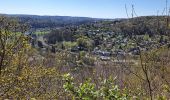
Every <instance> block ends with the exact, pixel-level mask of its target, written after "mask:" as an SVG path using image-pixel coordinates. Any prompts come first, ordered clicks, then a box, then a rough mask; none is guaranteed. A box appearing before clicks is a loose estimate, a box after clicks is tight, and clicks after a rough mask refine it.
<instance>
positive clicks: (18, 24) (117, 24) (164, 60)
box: [0, 15, 170, 100]
mask: <svg viewBox="0 0 170 100" xmlns="http://www.w3.org/2000/svg"><path fill="white" fill-rule="evenodd" d="M37 19H38V20H37ZM61 19H63V20H64V22H62V21H61V20H58V18H55V17H47V16H46V17H38V16H26V15H22V16H19V15H13V16H12V17H11V16H1V17H0V99H2V100H4V99H7V100H8V99H9V100H13V99H14V100H15V99H18V100H20V99H21V100H169V99H170V50H169V49H170V36H169V30H170V27H169V22H168V17H167V16H146V17H136V18H131V19H117V20H105V19H100V20H99V19H97V20H96V19H88V18H85V19H84V18H73V19H72V18H71V19H70V17H66V18H65V17H61ZM49 20H50V21H49ZM54 20H55V21H54ZM68 20H72V21H73V22H72V21H69V23H68V24H67V22H68ZM87 20H88V21H87ZM58 21H61V22H58ZM65 21H66V22H65ZM84 21H85V22H84ZM79 22H81V23H79ZM42 23H43V24H42ZM56 23H57V24H56ZM63 23H64V24H67V25H63ZM75 23H78V24H75ZM37 31H38V32H39V33H42V32H44V33H43V34H39V33H38V32H37Z"/></svg>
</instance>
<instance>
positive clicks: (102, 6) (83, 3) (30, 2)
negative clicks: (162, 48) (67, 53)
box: [0, 0, 170, 18]
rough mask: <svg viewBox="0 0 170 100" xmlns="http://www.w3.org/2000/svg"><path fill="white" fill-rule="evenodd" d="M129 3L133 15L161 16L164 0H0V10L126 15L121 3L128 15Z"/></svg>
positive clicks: (26, 12) (72, 14)
mask: <svg viewBox="0 0 170 100" xmlns="http://www.w3.org/2000/svg"><path fill="white" fill-rule="evenodd" d="M132 4H133V5H134V8H135V12H136V14H137V16H147V15H157V12H159V13H158V14H160V15H161V14H162V12H163V10H164V8H165V7H166V0H0V13H3V14H31V15H51V16H57V15H59V16H81V17H93V18H127V14H126V10H125V5H126V6H127V12H128V15H129V17H130V16H131V8H132ZM168 6H170V1H169V2H168Z"/></svg>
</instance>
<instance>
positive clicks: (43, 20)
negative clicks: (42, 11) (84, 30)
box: [1, 14, 101, 28]
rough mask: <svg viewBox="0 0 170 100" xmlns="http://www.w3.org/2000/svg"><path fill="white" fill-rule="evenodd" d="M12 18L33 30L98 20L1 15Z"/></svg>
mask: <svg viewBox="0 0 170 100" xmlns="http://www.w3.org/2000/svg"><path fill="white" fill-rule="evenodd" d="M1 15H5V16H8V17H12V18H17V19H18V20H19V21H20V22H21V23H28V24H29V25H31V27H32V28H54V27H63V26H67V25H80V24H85V23H89V22H95V21H97V20H101V19H97V18H88V17H70V16H38V15H17V14H1Z"/></svg>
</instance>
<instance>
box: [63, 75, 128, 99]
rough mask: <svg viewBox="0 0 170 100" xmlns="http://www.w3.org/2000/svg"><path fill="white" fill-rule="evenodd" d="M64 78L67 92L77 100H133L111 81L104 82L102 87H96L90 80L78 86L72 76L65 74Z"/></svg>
mask: <svg viewBox="0 0 170 100" xmlns="http://www.w3.org/2000/svg"><path fill="white" fill-rule="evenodd" d="M63 78H64V81H65V83H64V85H63V87H64V89H65V91H66V92H68V93H69V95H70V96H72V97H73V99H75V100H96V99H103V100H130V98H131V97H130V96H129V95H128V94H126V93H123V91H121V90H120V89H119V88H118V86H117V85H114V84H113V81H112V80H111V79H110V80H104V81H103V82H102V84H101V86H100V87H96V85H95V84H94V83H92V82H91V81H90V79H89V80H86V81H85V82H84V83H80V84H79V85H78V86H77V85H75V83H74V82H73V80H74V78H73V77H71V76H70V74H65V75H64V76H63Z"/></svg>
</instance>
